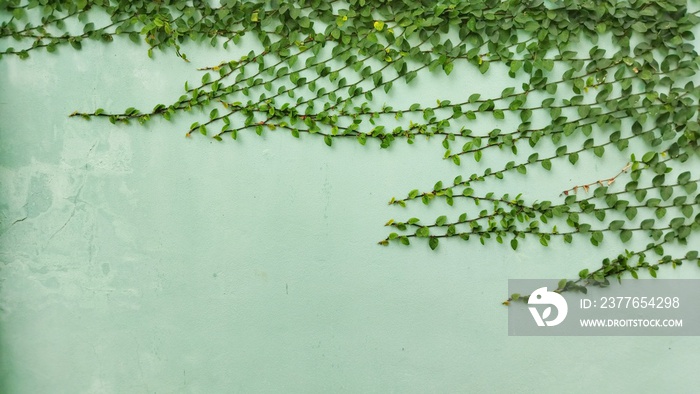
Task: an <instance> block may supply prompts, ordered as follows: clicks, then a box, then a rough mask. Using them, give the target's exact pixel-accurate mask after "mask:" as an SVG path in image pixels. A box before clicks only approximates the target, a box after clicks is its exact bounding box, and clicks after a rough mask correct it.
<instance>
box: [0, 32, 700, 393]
mask: <svg viewBox="0 0 700 394" xmlns="http://www.w3.org/2000/svg"><path fill="white" fill-rule="evenodd" d="M189 51H190V52H188V55H189V57H190V58H191V59H193V63H192V64H186V63H184V62H182V61H181V60H179V59H177V58H176V57H175V56H173V55H172V54H157V57H156V60H150V59H148V58H147V57H146V54H145V48H144V47H143V46H141V47H133V46H131V45H129V44H127V43H126V42H123V41H119V40H117V41H116V42H115V43H113V44H111V45H107V46H105V45H100V44H94V43H87V44H85V45H84V49H83V50H82V51H80V52H74V51H72V50H69V49H66V48H63V49H61V50H60V51H59V53H58V54H54V55H49V54H46V53H36V54H34V55H32V57H31V58H30V59H28V60H26V61H20V60H18V59H14V58H4V59H3V60H2V61H1V62H0V86H1V87H2V88H0V120H1V121H0V141H1V143H0V262H1V264H0V280H2V287H1V289H0V296H1V300H0V307H1V308H2V309H1V310H0V349H1V353H0V377H1V378H2V386H1V387H0V392H3V393H41V392H44V393H47V392H51V393H218V392H222V393H223V392H298V393H309V392H318V393H323V392H377V393H384V392H401V393H410V392H416V393H420V392H560V391H562V390H565V391H572V392H582V391H587V390H589V389H591V385H592V388H593V389H598V390H600V389H602V390H604V391H608V392H658V391H662V390H663V391H668V392H675V393H683V392H686V393H689V392H693V391H694V390H695V389H696V388H697V384H698V383H700V381H699V379H698V377H697V374H696V373H695V369H696V366H697V363H698V361H700V356H699V355H700V342H699V341H698V339H697V338H692V337H648V338H639V337H637V338H635V337H621V338H616V337H600V338H598V337H557V338H551V337H540V338H527V337H508V336H507V309H506V307H504V306H502V305H501V302H502V301H503V300H504V299H505V298H506V297H507V280H508V279H509V278H553V279H560V278H563V277H571V276H572V275H575V273H576V272H578V270H579V269H581V268H583V267H585V266H586V265H588V266H589V267H591V268H593V267H595V266H596V265H597V263H598V262H599V261H600V258H602V257H605V256H607V255H608V254H609V253H610V251H611V250H616V248H618V247H619V246H620V245H619V244H616V243H615V242H614V241H611V242H610V244H609V245H608V246H606V247H605V248H593V247H591V246H590V244H588V243H587V241H581V242H577V243H575V244H574V245H562V244H559V243H555V244H554V245H553V246H552V247H550V248H547V249H545V248H542V247H540V245H539V243H538V242H536V241H531V242H525V243H524V244H521V247H520V248H519V249H518V251H517V252H515V251H512V250H511V249H510V248H508V247H498V246H497V245H495V244H488V245H487V246H481V245H479V244H478V243H469V244H462V243H460V241H453V242H444V243H442V244H441V246H440V248H439V249H438V250H437V251H435V252H432V251H430V250H429V249H428V247H427V246H426V245H423V244H422V243H417V244H416V245H413V246H411V247H399V246H390V247H387V248H385V247H381V246H378V245H377V241H379V240H380V239H383V238H384V237H385V236H386V234H387V230H386V228H384V227H383V226H382V225H383V224H384V222H385V221H386V220H388V219H389V218H392V217H393V218H397V219H398V218H406V217H410V216H411V214H409V213H408V212H409V211H405V210H401V209H400V208H397V207H390V206H388V205H387V201H388V200H389V198H390V197H391V196H400V195H404V194H405V193H406V192H407V191H408V190H411V189H413V188H425V187H429V186H432V184H433V183H434V182H435V181H437V180H438V179H439V178H442V179H443V180H446V181H447V180H451V179H452V177H454V176H455V175H457V174H460V173H462V172H464V171H465V170H464V169H461V170H460V168H458V167H455V166H454V165H452V164H451V163H448V162H447V161H443V160H440V157H441V156H442V149H441V147H440V143H439V141H437V140H433V141H417V143H416V144H414V145H407V144H405V143H398V144H396V145H395V146H392V148H391V149H390V150H388V151H386V150H380V149H378V147H377V146H374V145H372V143H368V145H372V146H366V147H362V146H360V145H359V144H357V143H356V142H352V141H346V142H343V141H340V142H337V143H335V144H334V145H333V147H332V148H328V147H326V145H324V143H323V141H322V139H320V138H313V137H308V136H307V137H306V138H302V139H300V140H296V139H294V138H292V137H291V136H289V135H287V134H284V133H266V134H264V136H263V138H260V137H257V136H255V135H254V134H252V133H250V134H244V135H243V136H242V137H241V138H240V140H239V141H238V142H230V141H226V142H224V143H219V142H216V141H212V140H209V139H205V138H204V137H202V136H199V135H197V136H193V138H184V130H185V129H186V127H187V125H189V124H190V123H191V121H192V119H187V118H184V117H183V118H182V119H178V120H177V121H176V122H174V123H167V122H160V121H157V122H154V123H153V124H151V125H150V126H148V127H146V128H142V127H139V126H138V125H132V126H112V125H110V124H109V123H108V122H106V121H94V120H93V121H89V122H88V121H84V120H80V119H69V118H68V117H67V115H68V114H70V113H71V112H73V111H75V110H93V109H95V108H97V107H104V108H109V109H113V110H121V109H124V108H126V107H128V106H131V105H134V104H137V106H139V107H143V108H150V107H152V106H153V105H155V104H157V103H160V102H167V101H168V100H169V99H170V98H172V97H177V96H179V95H180V94H181V92H182V86H181V85H180V84H176V85H177V86H171V85H170V84H169V82H170V81H179V80H182V81H184V80H186V79H189V80H191V81H197V80H198V78H199V74H198V73H197V72H196V71H194V67H199V66H204V65H211V64H214V63H216V62H218V61H219V60H221V57H222V56H224V57H227V56H228V55H223V54H222V53H221V52H216V51H211V50H209V51H206V50H205V49H203V48H190V49H189ZM457 72H458V71H457V70H455V73H457ZM477 77H478V74H468V73H467V74H465V75H461V76H460V75H459V74H453V77H452V78H454V79H452V80H450V79H448V78H447V77H444V76H436V77H435V79H434V80H432V81H427V82H426V85H425V86H424V87H423V88H421V89H415V90H412V91H411V90H407V91H404V92H403V93H402V91H401V90H400V89H399V90H398V91H397V92H396V93H394V96H392V97H389V99H391V100H396V102H397V104H396V106H397V107H398V106H400V105H399V104H402V105H403V104H406V103H408V104H410V103H411V102H413V101H416V100H418V99H423V98H426V97H428V98H429V97H430V96H431V94H433V95H434V94H438V96H439V95H445V94H447V95H450V94H453V95H457V96H459V95H461V94H462V91H461V90H460V89H463V87H460V86H459V84H455V83H454V81H455V80H457V81H467V80H468V78H477ZM489 83H491V85H489ZM495 83H497V81H492V82H487V83H486V84H485V85H481V86H480V88H483V89H485V90H489V89H495V86H494V85H493V84H495ZM418 96H420V97H418ZM393 102H394V101H392V103H393ZM605 160H607V161H603V162H599V161H594V160H591V161H588V162H586V161H585V160H582V162H581V163H580V164H579V167H565V168H563V169H562V170H561V171H563V172H560V173H558V174H557V173H555V174H554V175H549V176H550V177H552V178H549V179H548V178H542V176H543V174H545V173H534V174H530V175H528V177H515V178H514V179H513V180H512V181H510V183H508V184H507V186H508V187H509V188H513V189H519V190H524V191H525V192H526V197H528V198H532V199H535V198H545V197H547V196H549V198H550V199H553V198H555V197H554V196H556V195H557V194H558V192H559V191H560V190H563V187H562V186H566V185H570V184H571V183H572V182H573V183H576V182H577V181H579V179H578V177H579V176H580V174H583V173H588V174H593V175H592V176H598V175H600V177H603V176H608V175H610V174H609V172H610V171H609V170H610V168H616V169H617V168H621V167H622V166H623V165H624V161H625V160H626V159H625V158H624V157H623V156H620V155H618V156H615V155H612V156H606V159H605ZM491 164H493V163H491ZM469 165H470V166H472V164H469ZM485 165H486V164H484V165H483V166H485ZM606 170H607V172H606ZM493 187H494V188H496V190H497V191H500V192H503V191H506V190H505V189H498V188H503V187H504V185H501V184H494V185H493ZM439 209H440V207H429V208H426V209H425V210H424V212H426V213H427V214H426V215H424V216H432V215H434V214H435V213H436V212H438V210H439ZM697 271H698V269H697V267H693V266H684V267H682V268H681V269H679V270H676V271H673V272H671V271H670V270H666V271H664V272H663V277H666V278H674V277H685V278H689V277H698V276H699V275H698V272H697Z"/></svg>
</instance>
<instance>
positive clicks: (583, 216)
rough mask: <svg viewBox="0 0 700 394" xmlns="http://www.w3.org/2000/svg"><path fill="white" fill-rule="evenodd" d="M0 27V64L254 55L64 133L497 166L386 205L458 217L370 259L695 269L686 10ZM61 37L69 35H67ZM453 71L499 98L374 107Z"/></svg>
mask: <svg viewBox="0 0 700 394" xmlns="http://www.w3.org/2000/svg"><path fill="white" fill-rule="evenodd" d="M0 13H2V18H0V19H1V20H2V24H1V25H0V43H2V44H1V46H0V57H6V56H12V55H15V56H19V57H20V58H27V57H29V56H30V54H31V53H32V52H35V51H37V50H42V49H43V50H46V51H48V52H54V51H56V50H58V49H59V48H61V47H72V48H74V49H80V48H81V46H82V43H83V42H85V41H88V40H92V41H99V42H104V43H109V42H111V41H113V40H115V39H116V38H119V37H125V38H128V39H130V40H131V41H133V42H134V43H141V42H145V43H146V44H147V53H148V56H149V57H152V56H155V55H154V53H155V51H156V50H162V51H173V52H174V53H175V54H176V55H177V56H179V57H180V58H182V59H183V60H185V61H188V60H187V55H186V54H185V53H184V51H183V44H185V43H187V42H195V43H198V42H206V43H209V44H210V45H211V46H213V47H222V48H224V49H231V48H236V47H238V45H239V44H240V42H241V40H242V39H244V38H249V37H253V38H254V39H256V40H257V42H258V43H259V44H260V45H259V46H260V48H259V49H258V50H251V51H250V52H248V53H247V54H245V55H244V56H241V57H236V58H235V59H232V60H230V61H227V62H222V63H220V64H216V65H212V66H210V67H206V68H204V69H201V71H202V77H201V81H199V82H198V83H195V84H190V83H189V82H188V83H185V87H184V88H185V92H184V94H183V95H182V96H180V97H179V98H177V99H175V100H173V101H172V102H170V103H167V104H158V105H156V106H155V107H154V108H153V109H150V110H145V109H137V108H134V107H131V108H127V109H125V110H124V111H121V112H118V111H117V112H113V111H108V110H105V109H101V108H100V109H97V110H94V111H92V112H75V113H73V114H71V116H76V117H82V118H86V119H91V118H97V117H99V118H106V119H108V120H109V121H110V122H112V123H129V122H131V121H136V122H138V123H141V124H144V123H147V122H150V121H152V120H153V119H155V118H164V119H166V120H172V119H173V118H175V117H176V116H178V115H180V114H182V113H184V112H195V113H197V114H200V115H198V116H199V117H200V120H198V121H197V122H194V123H193V124H192V125H191V126H190V127H189V128H188V129H187V130H186V135H187V136H190V135H192V134H194V133H196V134H202V135H204V136H209V137H211V138H214V139H216V140H219V141H221V140H223V139H224V138H225V137H228V138H232V139H236V138H238V137H239V135H241V133H244V132H249V131H250V132H254V133H256V134H258V135H262V134H263V133H268V132H272V131H286V132H289V133H291V134H292V135H293V136H294V137H297V138H299V137H300V136H302V135H303V134H316V135H318V136H319V138H321V139H323V141H324V142H325V143H326V144H327V145H329V146H331V145H332V144H333V143H334V141H336V140H338V139H354V140H356V141H357V142H359V143H360V144H362V145H365V144H366V143H367V142H368V141H376V142H377V144H378V145H379V146H380V147H381V148H388V147H389V146H390V145H391V144H393V143H394V142H396V141H400V140H405V141H407V142H408V143H413V142H414V140H416V139H417V138H419V137H424V138H433V139H435V138H437V139H439V140H441V142H442V145H443V146H444V149H445V153H444V159H448V160H451V161H452V162H453V163H454V164H455V165H457V166H463V167H469V166H470V165H469V164H468V163H469V161H470V160H474V161H476V162H480V161H482V158H483V157H484V155H489V154H490V153H491V152H497V151H498V152H501V154H507V155H510V156H512V159H513V160H510V161H507V162H505V161H504V162H503V163H501V166H500V167H498V168H495V169H491V168H488V169H486V170H483V171H477V172H472V171H467V172H466V173H464V174H463V175H462V176H458V177H456V178H455V179H454V180H452V181H449V182H448V181H438V182H437V183H436V184H435V185H434V186H432V187H427V188H423V189H415V190H412V191H410V192H409V193H407V195H406V196H404V197H401V198H392V199H391V201H390V204H392V205H397V206H401V207H407V206H408V205H409V204H413V203H415V202H422V203H424V204H426V205H427V204H435V203H441V204H446V205H448V206H452V207H453V208H455V207H456V208H459V209H462V210H463V213H461V214H460V215H458V216H455V217H452V216H448V215H440V216H439V217H437V218H436V219H434V220H429V221H425V220H421V219H418V218H408V219H405V220H393V219H392V220H390V221H389V222H387V223H386V225H387V226H388V227H391V230H390V233H389V235H388V236H387V237H386V239H384V240H381V241H380V242H379V243H380V244H382V245H388V244H390V243H397V244H404V245H409V244H410V243H411V242H412V241H414V240H418V239H421V238H422V239H424V240H425V241H427V244H428V245H429V246H430V248H432V249H436V248H437V247H438V246H439V245H440V243H441V242H442V241H443V240H445V239H447V238H458V239H462V240H465V241H469V242H473V241H475V240H478V241H479V242H481V243H482V244H484V243H486V242H491V241H496V242H498V243H505V244H508V245H510V247H512V248H513V249H517V248H518V246H519V245H520V244H521V242H524V240H525V239H528V238H533V239H536V240H538V241H539V243H541V244H542V245H544V246H547V245H549V244H550V243H551V242H556V241H557V240H561V241H563V242H566V243H571V242H573V241H574V240H575V239H587V240H589V241H590V242H591V243H592V244H593V245H595V246H598V245H600V244H602V243H603V242H604V239H606V238H609V237H618V238H619V239H620V241H621V242H623V243H629V242H631V241H632V239H633V238H637V239H648V241H647V242H648V243H647V245H646V246H644V247H641V248H638V249H636V250H627V249H625V250H624V252H622V253H619V254H616V255H613V256H610V257H609V258H606V259H604V260H603V261H602V262H601V264H600V267H599V268H598V269H595V270H588V269H584V270H582V271H580V272H579V277H578V278H577V279H575V280H567V279H563V280H562V281H560V283H559V289H558V291H566V290H580V291H585V290H586V286H588V285H599V286H606V285H608V284H609V279H611V278H618V279H619V278H620V277H621V276H622V275H623V274H625V273H629V274H630V275H631V276H633V277H635V278H636V277H638V272H639V271H642V270H643V271H648V273H649V274H650V275H651V276H653V277H656V272H657V271H658V270H659V268H660V267H662V266H664V265H669V266H673V267H675V266H677V265H680V264H682V263H683V262H686V261H696V260H697V259H698V251H697V250H696V249H694V248H693V247H689V246H688V245H689V242H688V240H689V238H690V237H691V236H692V234H693V233H697V230H698V229H699V228H700V214H699V213H698V206H699V204H700V194H698V193H697V187H698V182H699V181H700V174H698V173H696V172H692V171H690V170H688V169H689V168H691V167H692V163H694V160H697V156H698V153H700V147H699V146H698V140H699V138H700V124H699V123H698V100H699V99H700V87H697V86H696V85H695V82H696V81H697V75H698V66H699V65H700V60H699V59H700V58H699V57H698V53H697V52H696V50H695V47H694V45H693V44H694V41H695V36H694V33H693V32H694V30H697V26H698V22H699V21H700V18H699V17H698V15H697V14H698V11H692V10H689V6H688V4H686V2H684V1H680V0H661V1H657V0H654V1H651V0H627V1H625V0H620V1H616V0H600V1H574V0H559V1H542V0H475V1H459V0H439V1H424V0H393V1H389V0H342V1H341V0H333V1H321V0H296V1H278V0H266V1H238V0H222V1H220V3H217V4H213V3H210V2H207V1H201V0H159V1H116V0H94V1H88V0H78V1H48V0H29V1H26V0H10V1H8V0H2V1H0ZM75 21H77V22H78V23H77V24H78V25H80V26H81V27H82V31H75V29H73V28H72V27H71V26H74V25H76V23H75ZM97 21H102V22H99V23H98V22H97ZM3 48H4V49H3ZM582 48H583V49H582ZM466 68H472V69H474V70H478V72H480V73H481V74H487V75H489V76H490V75H497V76H498V75H499V73H500V74H508V76H509V77H510V78H512V81H513V83H512V84H511V85H512V86H509V87H506V88H505V89H503V90H502V91H501V92H500V93H495V94H485V93H484V92H477V91H476V90H474V91H469V90H468V89H467V90H466V91H465V92H464V94H463V97H462V98H461V99H460V100H458V101H455V102H453V101H451V100H437V102H436V104H435V105H429V104H426V103H415V104H413V105H410V106H407V107H402V108H395V107H393V106H390V105H387V104H382V105H379V104H378V102H379V100H376V99H375V96H378V97H379V96H380V95H385V97H390V96H386V95H388V94H390V92H391V91H392V89H393V88H394V87H395V85H397V86H398V85H406V84H408V87H409V88H410V87H411V86H412V81H413V80H414V79H416V78H420V76H421V75H424V74H429V73H444V74H447V75H450V74H451V73H452V72H453V71H454V70H455V69H466ZM178 83H179V82H178ZM494 125H496V126H497V127H493V126H494ZM611 149H613V150H617V151H620V152H623V153H624V154H625V155H626V156H629V162H628V163H627V164H626V165H624V163H623V165H622V166H621V169H619V173H617V174H614V175H612V176H611V177H610V178H606V179H600V180H595V179H592V180H588V181H590V183H585V184H581V185H578V186H573V187H572V188H571V189H569V190H565V191H564V192H562V194H561V196H556V199H555V198H553V199H552V201H528V200H527V199H526V198H525V197H523V194H522V193H512V194H517V196H515V197H511V196H509V195H508V194H506V195H496V194H494V193H493V192H482V191H481V190H483V189H484V188H485V186H484V182H485V181H488V180H494V181H498V180H502V179H505V178H507V177H511V176H517V174H526V173H528V171H533V170H535V169H537V170H539V167H542V168H543V169H544V170H546V171H550V170H551V169H552V167H553V166H557V165H560V164H564V165H566V164H565V163H569V164H570V165H575V164H576V163H577V162H578V161H579V158H582V157H593V158H595V157H602V156H603V155H604V154H605V152H606V151H609V150H611ZM628 153H629V154H628ZM499 157H500V156H499ZM695 163H697V162H695ZM673 167H676V169H674V168H673ZM615 171H617V170H615ZM607 175H611V174H607ZM672 244H675V246H674V247H671V248H668V247H669V246H671V245H672ZM677 245H680V246H681V247H680V248H678V247H677ZM691 245H692V243H691ZM666 249H673V250H678V249H683V253H681V254H678V253H676V252H675V251H674V252H673V253H671V252H667V250H666ZM514 298H518V297H514Z"/></svg>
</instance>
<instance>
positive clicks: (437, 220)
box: [435, 215, 447, 226]
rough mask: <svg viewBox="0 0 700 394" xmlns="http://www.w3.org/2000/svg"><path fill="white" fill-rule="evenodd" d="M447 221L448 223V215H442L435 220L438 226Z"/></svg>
mask: <svg viewBox="0 0 700 394" xmlns="http://www.w3.org/2000/svg"><path fill="white" fill-rule="evenodd" d="M445 223H447V216H445V215H442V216H440V217H438V218H437V219H436V220H435V225H436V226H442V225H444V224H445Z"/></svg>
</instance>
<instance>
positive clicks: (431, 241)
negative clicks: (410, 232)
mask: <svg viewBox="0 0 700 394" xmlns="http://www.w3.org/2000/svg"><path fill="white" fill-rule="evenodd" d="M439 243H440V241H439V240H438V239H437V238H436V237H430V239H429V240H428V245H430V249H432V250H435V249H437V247H438V244H439Z"/></svg>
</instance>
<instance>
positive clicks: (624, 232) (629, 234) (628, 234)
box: [620, 230, 632, 242]
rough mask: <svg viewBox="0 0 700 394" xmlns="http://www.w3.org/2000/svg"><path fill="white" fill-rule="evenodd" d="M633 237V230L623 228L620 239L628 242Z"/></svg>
mask: <svg viewBox="0 0 700 394" xmlns="http://www.w3.org/2000/svg"><path fill="white" fill-rule="evenodd" d="M631 238H632V231H630V230H622V231H621V232H620V240H621V241H622V242H627V241H629V240H630V239H631Z"/></svg>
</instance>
